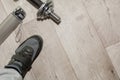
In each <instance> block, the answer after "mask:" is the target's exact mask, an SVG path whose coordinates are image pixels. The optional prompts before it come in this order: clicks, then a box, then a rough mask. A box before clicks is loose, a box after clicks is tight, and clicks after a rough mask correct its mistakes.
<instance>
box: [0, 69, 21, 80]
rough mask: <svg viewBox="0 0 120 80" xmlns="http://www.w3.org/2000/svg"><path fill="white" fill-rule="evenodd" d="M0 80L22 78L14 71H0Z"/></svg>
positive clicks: (19, 79)
mask: <svg viewBox="0 0 120 80" xmlns="http://www.w3.org/2000/svg"><path fill="white" fill-rule="evenodd" d="M0 80H23V79H22V76H21V75H20V74H19V73H18V72H17V71H16V70H14V69H6V68H4V69H0Z"/></svg>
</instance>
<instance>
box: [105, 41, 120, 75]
mask: <svg viewBox="0 0 120 80" xmlns="http://www.w3.org/2000/svg"><path fill="white" fill-rule="evenodd" d="M106 49H107V51H108V54H109V56H110V58H111V61H112V63H113V65H114V67H115V69H116V71H117V73H118V75H119V76H120V43H117V44H115V45H112V46H110V47H107V48H106Z"/></svg>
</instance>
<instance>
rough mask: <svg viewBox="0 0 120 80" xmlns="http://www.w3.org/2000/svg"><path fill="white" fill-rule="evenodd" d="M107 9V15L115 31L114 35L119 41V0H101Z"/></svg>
mask: <svg viewBox="0 0 120 80" xmlns="http://www.w3.org/2000/svg"><path fill="white" fill-rule="evenodd" d="M103 1H104V3H105V5H106V8H107V10H108V14H109V17H110V19H111V24H112V27H113V31H114V32H116V36H118V37H119V41H120V27H119V26H120V22H119V21H120V0H103Z"/></svg>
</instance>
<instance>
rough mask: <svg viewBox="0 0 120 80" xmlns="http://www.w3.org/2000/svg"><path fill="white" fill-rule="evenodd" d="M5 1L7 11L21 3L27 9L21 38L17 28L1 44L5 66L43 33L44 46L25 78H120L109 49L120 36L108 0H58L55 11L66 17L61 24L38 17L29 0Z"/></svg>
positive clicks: (95, 79) (91, 79) (44, 79)
mask: <svg viewBox="0 0 120 80" xmlns="http://www.w3.org/2000/svg"><path fill="white" fill-rule="evenodd" d="M1 1H2V4H3V5H4V8H5V11H6V12H7V14H9V13H10V12H11V11H12V10H14V8H15V7H17V6H18V5H21V6H22V7H23V8H24V9H25V10H26V12H27V17H26V19H25V21H24V24H23V25H22V27H21V31H22V36H21V39H20V42H19V43H16V42H15V36H16V34H15V32H13V34H11V36H10V37H9V38H8V39H7V40H6V41H5V42H4V43H3V44H2V45H1V47H0V53H1V54H0V56H2V58H1V60H2V61H3V60H6V58H7V60H6V61H5V62H2V61H1V62H0V63H1V64H0V66H1V67H3V66H4V65H5V64H6V63H7V61H9V59H10V56H12V55H13V53H14V50H15V49H16V48H17V46H18V45H19V44H20V43H22V42H23V41H24V40H26V39H27V38H28V37H30V36H32V35H39V36H42V38H43V40H44V46H43V50H42V52H41V54H40V56H39V57H38V58H37V60H36V61H35V63H34V64H33V68H32V70H31V71H30V72H29V73H28V74H27V76H26V78H25V80H119V77H118V74H117V73H116V71H115V69H114V66H113V65H112V62H111V60H110V58H109V56H108V54H107V51H106V49H105V47H107V46H109V45H112V44H114V43H116V42H118V41H119V37H118V36H117V35H116V34H117V33H116V32H114V30H113V27H112V26H111V22H110V18H109V16H108V13H107V9H106V6H105V5H104V1H100V0H90V1H88V0H70V1H69V0H54V2H55V11H56V12H57V13H58V14H59V15H60V16H61V18H62V23H61V24H60V25H59V26H58V25H56V24H55V23H54V22H52V21H51V20H46V21H40V22H38V21H36V19H35V18H36V11H37V10H36V9H35V8H33V7H32V6H31V5H30V4H28V3H27V2H26V1H25V0H19V1H18V2H14V1H13V0H9V1H8V0H1ZM66 4H67V5H66ZM98 9H100V11H98ZM99 12H100V13H99ZM93 13H94V14H93ZM103 21H104V22H103ZM102 22H103V23H102ZM109 26H110V27H109ZM107 37H108V40H107ZM11 43H12V44H11ZM6 49H7V50H6ZM2 53H5V54H2ZM9 53H10V54H9Z"/></svg>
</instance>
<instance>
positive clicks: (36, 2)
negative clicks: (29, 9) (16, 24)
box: [27, 0, 43, 9]
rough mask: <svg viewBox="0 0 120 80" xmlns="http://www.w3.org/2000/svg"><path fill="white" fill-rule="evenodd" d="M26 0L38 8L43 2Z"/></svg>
mask: <svg viewBox="0 0 120 80" xmlns="http://www.w3.org/2000/svg"><path fill="white" fill-rule="evenodd" d="M27 1H28V2H29V3H30V4H32V5H33V6H34V7H35V8H37V9H39V8H40V7H41V5H42V4H43V2H42V1H41V0H27Z"/></svg>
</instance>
